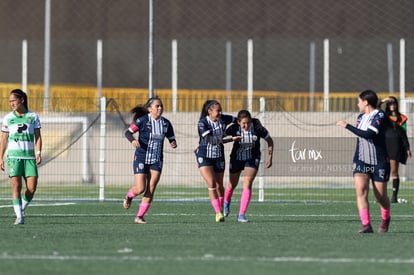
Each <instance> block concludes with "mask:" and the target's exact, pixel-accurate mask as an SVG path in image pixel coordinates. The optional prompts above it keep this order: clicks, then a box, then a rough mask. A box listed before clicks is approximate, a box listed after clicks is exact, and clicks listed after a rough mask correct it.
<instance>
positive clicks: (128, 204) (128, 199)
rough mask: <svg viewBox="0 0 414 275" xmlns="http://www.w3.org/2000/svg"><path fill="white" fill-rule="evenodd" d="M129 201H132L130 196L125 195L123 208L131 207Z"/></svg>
mask: <svg viewBox="0 0 414 275" xmlns="http://www.w3.org/2000/svg"><path fill="white" fill-rule="evenodd" d="M131 203H132V198H130V197H128V195H127V196H125V199H124V208H125V209H129V208H130V207H131Z"/></svg>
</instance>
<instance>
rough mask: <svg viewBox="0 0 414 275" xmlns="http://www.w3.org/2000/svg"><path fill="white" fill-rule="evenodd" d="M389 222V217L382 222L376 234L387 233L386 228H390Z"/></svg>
mask: <svg viewBox="0 0 414 275" xmlns="http://www.w3.org/2000/svg"><path fill="white" fill-rule="evenodd" d="M390 221H391V217H389V218H388V219H386V220H382V222H381V224H380V226H379V228H378V233H386V232H388V227H389V226H390Z"/></svg>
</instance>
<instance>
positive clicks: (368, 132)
mask: <svg viewBox="0 0 414 275" xmlns="http://www.w3.org/2000/svg"><path fill="white" fill-rule="evenodd" d="M345 128H346V129H348V130H349V131H351V132H352V133H354V134H355V135H357V136H359V137H362V138H373V137H375V136H376V135H377V133H376V132H375V131H373V130H371V129H369V128H368V130H361V129H358V128H356V127H354V126H352V125H351V124H347V125H346V127H345Z"/></svg>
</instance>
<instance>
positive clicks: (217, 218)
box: [216, 212, 224, 222]
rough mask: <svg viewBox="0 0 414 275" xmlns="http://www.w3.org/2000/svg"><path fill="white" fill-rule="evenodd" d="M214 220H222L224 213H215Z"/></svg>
mask: <svg viewBox="0 0 414 275" xmlns="http://www.w3.org/2000/svg"><path fill="white" fill-rule="evenodd" d="M216 222H224V215H223V213H221V212H220V213H217V214H216Z"/></svg>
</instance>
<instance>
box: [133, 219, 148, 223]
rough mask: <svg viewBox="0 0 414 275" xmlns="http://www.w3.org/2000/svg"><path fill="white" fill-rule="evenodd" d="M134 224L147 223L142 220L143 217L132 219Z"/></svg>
mask: <svg viewBox="0 0 414 275" xmlns="http://www.w3.org/2000/svg"><path fill="white" fill-rule="evenodd" d="M134 223H139V224H146V223H147V221H146V220H144V218H143V217H135V219H134Z"/></svg>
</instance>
